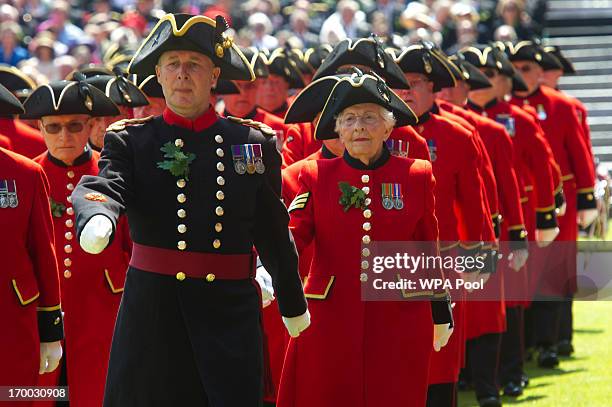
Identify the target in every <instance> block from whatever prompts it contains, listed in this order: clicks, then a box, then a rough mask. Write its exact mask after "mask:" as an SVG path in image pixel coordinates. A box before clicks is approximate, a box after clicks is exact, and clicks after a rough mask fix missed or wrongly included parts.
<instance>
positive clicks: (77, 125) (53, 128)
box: [44, 122, 85, 134]
mask: <svg viewBox="0 0 612 407" xmlns="http://www.w3.org/2000/svg"><path fill="white" fill-rule="evenodd" d="M44 128H45V132H47V134H58V133H59V132H60V131H62V129H64V128H65V129H66V130H67V131H68V133H79V132H81V131H83V129H84V128H85V125H84V123H83V122H69V123H67V124H60V123H49V124H45V125H44Z"/></svg>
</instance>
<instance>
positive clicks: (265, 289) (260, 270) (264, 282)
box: [255, 266, 274, 308]
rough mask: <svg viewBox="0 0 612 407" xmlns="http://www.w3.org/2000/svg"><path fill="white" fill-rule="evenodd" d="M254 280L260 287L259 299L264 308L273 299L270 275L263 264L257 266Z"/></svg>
mask: <svg viewBox="0 0 612 407" xmlns="http://www.w3.org/2000/svg"><path fill="white" fill-rule="evenodd" d="M255 281H257V283H258V284H259V287H260V288H261V301H262V303H263V307H264V308H266V307H267V306H268V305H270V304H272V301H274V287H273V286H272V276H270V273H268V272H267V271H266V269H265V268H264V267H263V266H259V267H257V271H256V272H255Z"/></svg>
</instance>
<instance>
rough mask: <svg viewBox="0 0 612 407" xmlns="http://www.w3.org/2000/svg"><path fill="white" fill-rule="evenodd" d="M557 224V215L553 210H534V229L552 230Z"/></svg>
mask: <svg viewBox="0 0 612 407" xmlns="http://www.w3.org/2000/svg"><path fill="white" fill-rule="evenodd" d="M557 226H559V225H558V224H557V214H556V212H555V210H554V209H551V210H548V211H545V212H540V211H538V210H536V229H553V228H556V227H557Z"/></svg>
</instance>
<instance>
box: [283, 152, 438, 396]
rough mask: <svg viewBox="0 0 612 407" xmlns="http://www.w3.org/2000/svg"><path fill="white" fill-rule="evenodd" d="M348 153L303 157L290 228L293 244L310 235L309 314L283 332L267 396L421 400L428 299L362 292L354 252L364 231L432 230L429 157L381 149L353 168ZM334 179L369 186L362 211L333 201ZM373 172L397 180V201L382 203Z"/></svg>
mask: <svg viewBox="0 0 612 407" xmlns="http://www.w3.org/2000/svg"><path fill="white" fill-rule="evenodd" d="M349 161H350V159H346V158H336V159H332V160H319V161H308V162H307V163H306V164H305V167H304V168H303V170H302V172H301V175H300V177H299V180H300V190H299V194H298V197H300V196H301V198H300V201H299V202H296V201H294V203H297V205H294V207H293V209H294V210H292V211H291V221H290V230H291V232H292V234H293V236H294V238H295V242H296V245H297V247H298V251H302V250H303V248H304V247H306V246H308V245H309V244H310V243H311V242H312V244H314V257H313V261H312V266H311V268H310V272H309V274H308V279H307V282H306V285H305V287H304V292H305V294H306V297H307V298H308V299H309V309H310V313H311V315H312V324H311V326H310V327H309V328H308V329H307V330H306V331H304V332H303V333H302V334H301V335H300V337H298V338H297V339H291V340H290V341H289V347H288V350H287V355H286V358H285V365H284V368H283V374H282V378H281V387H280V391H279V396H278V402H277V406H278V407H302V406H303V407H311V406H319V407H326V406H330V407H331V406H333V407H337V406H352V407H377V406H424V405H425V400H426V395H427V370H428V364H429V359H430V355H431V352H432V340H433V337H432V331H433V329H432V314H431V305H430V303H429V301H407V302H406V301H397V302H389V301H362V300H361V284H362V283H361V282H360V276H359V275H358V274H355V273H356V271H355V270H360V267H361V262H362V261H363V260H364V257H362V256H361V254H362V251H361V250H362V236H364V235H368V236H370V237H371V240H372V241H411V240H413V241H419V240H420V241H435V240H436V239H437V222H436V218H435V215H434V211H435V204H434V196H433V189H434V183H435V181H434V178H433V176H432V169H431V164H429V163H428V162H426V161H422V160H412V159H405V158H399V157H393V156H391V157H390V158H389V159H388V161H386V162H385V163H382V162H381V163H380V166H379V167H378V168H376V169H358V166H356V165H355V164H349ZM364 175H367V176H368V177H369V178H368V177H363V176H364ZM341 181H344V182H348V183H349V184H351V185H353V186H357V187H366V186H367V187H368V188H370V191H371V192H370V193H369V197H370V198H371V203H370V205H369V207H368V209H370V210H371V211H372V216H371V217H370V218H365V217H364V211H362V210H360V209H356V208H352V209H350V210H348V211H347V212H345V211H344V210H343V208H342V206H341V205H339V204H338V199H339V198H340V190H339V188H338V182H341ZM383 182H392V183H400V184H401V185H402V190H403V195H404V202H405V204H406V206H405V207H404V209H403V210H401V211H398V210H393V211H391V210H385V209H383V207H382V202H381V198H380V191H381V183H383ZM296 199H297V198H296ZM364 221H367V222H366V223H369V225H367V226H364ZM370 226H371V229H370ZM366 229H368V231H366ZM364 244H365V243H364ZM366 246H367V244H366ZM338 253H342V256H339V255H338ZM357 273H358V272H357ZM369 278H372V276H370V277H369Z"/></svg>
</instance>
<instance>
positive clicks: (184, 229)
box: [176, 223, 187, 233]
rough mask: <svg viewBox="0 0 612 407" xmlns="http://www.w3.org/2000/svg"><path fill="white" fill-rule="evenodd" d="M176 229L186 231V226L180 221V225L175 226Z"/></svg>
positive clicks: (181, 231) (180, 231)
mask: <svg viewBox="0 0 612 407" xmlns="http://www.w3.org/2000/svg"><path fill="white" fill-rule="evenodd" d="M176 230H178V232H179V233H185V232H187V226H185V225H183V224H182V223H181V224H180V225H178V226H177V227H176Z"/></svg>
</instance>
